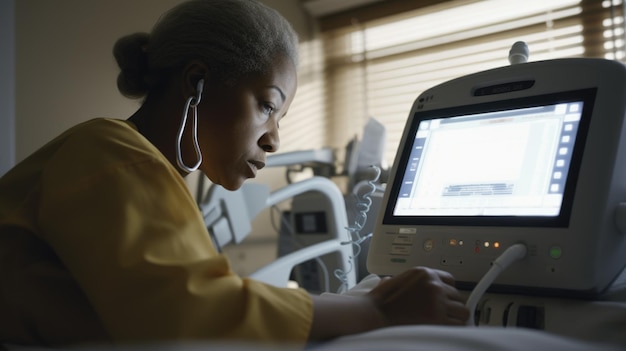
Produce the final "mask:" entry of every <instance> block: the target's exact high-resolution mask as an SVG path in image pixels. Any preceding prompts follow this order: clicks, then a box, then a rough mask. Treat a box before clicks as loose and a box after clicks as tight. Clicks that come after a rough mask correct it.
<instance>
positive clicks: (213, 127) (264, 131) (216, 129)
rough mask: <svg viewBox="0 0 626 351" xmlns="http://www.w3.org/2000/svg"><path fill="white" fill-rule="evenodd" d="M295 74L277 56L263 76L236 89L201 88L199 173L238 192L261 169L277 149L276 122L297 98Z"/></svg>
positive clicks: (246, 80) (286, 61)
mask: <svg viewBox="0 0 626 351" xmlns="http://www.w3.org/2000/svg"><path fill="white" fill-rule="evenodd" d="M296 86H297V73H296V67H295V66H294V64H293V62H292V61H291V60H290V59H289V58H287V57H283V56H280V57H277V58H276V60H275V61H274V64H273V66H272V68H271V70H269V71H268V72H267V73H265V74H262V75H261V74H259V75H254V76H249V77H247V78H244V79H242V80H240V81H239V82H238V83H237V84H236V85H234V86H224V85H220V86H215V85H212V84H206V83H205V89H204V93H203V94H202V100H201V102H200V104H199V105H198V117H199V122H198V139H199V144H200V149H201V151H202V157H203V161H202V164H201V165H200V170H202V172H204V174H206V175H207V177H209V179H210V180H211V181H212V182H213V183H215V184H220V185H222V186H223V187H224V188H226V189H229V190H236V189H238V188H239V187H241V185H242V184H243V182H244V181H245V180H246V179H248V178H254V177H255V176H256V173H257V171H258V170H260V169H261V168H263V167H264V166H265V160H266V157H267V153H268V152H276V151H277V150H278V148H279V146H280V139H279V137H278V123H279V121H280V120H281V118H282V117H283V116H284V115H285V114H286V113H287V110H288V108H289V105H291V101H292V100H293V97H294V95H295V93H296Z"/></svg>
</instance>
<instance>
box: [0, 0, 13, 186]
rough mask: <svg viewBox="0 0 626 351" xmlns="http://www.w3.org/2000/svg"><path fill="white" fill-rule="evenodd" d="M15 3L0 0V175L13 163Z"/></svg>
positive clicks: (11, 0)
mask: <svg viewBox="0 0 626 351" xmlns="http://www.w3.org/2000/svg"><path fill="white" fill-rule="evenodd" d="M14 10H15V3H14V0H2V1H0V77H2V79H0V176H2V175H3V174H4V173H6V172H7V171H8V170H9V169H10V168H11V167H12V166H13V165H14V163H15V20H14V13H15V11H14Z"/></svg>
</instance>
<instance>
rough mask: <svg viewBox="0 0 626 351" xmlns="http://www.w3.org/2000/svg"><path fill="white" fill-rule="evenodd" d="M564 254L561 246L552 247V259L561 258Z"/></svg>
mask: <svg viewBox="0 0 626 351" xmlns="http://www.w3.org/2000/svg"><path fill="white" fill-rule="evenodd" d="M562 254H563V251H561V247H559V246H552V247H551V248H550V257H552V258H560V257H561V255H562Z"/></svg>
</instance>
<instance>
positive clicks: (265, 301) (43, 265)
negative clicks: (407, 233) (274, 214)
mask: <svg viewBox="0 0 626 351" xmlns="http://www.w3.org/2000/svg"><path fill="white" fill-rule="evenodd" d="M114 55H115V57H116V59H117V61H118V64H119V66H120V68H121V72H120V75H119V77H118V87H119V89H120V91H121V92H122V94H124V95H126V96H129V97H133V98H144V102H143V104H142V105H141V107H140V108H139V110H138V111H137V112H136V113H135V114H133V115H132V116H130V118H128V119H126V120H118V119H95V120H91V121H88V122H85V123H83V124H80V125H78V126H76V127H74V128H72V129H70V130H68V131H67V132H65V133H63V134H62V135H60V136H59V137H57V138H56V139H54V140H52V141H51V142H50V143H48V144H47V145H45V146H44V147H42V148H41V149H40V150H38V151H37V152H35V153H34V154H33V155H31V156H30V157H28V158H27V159H26V160H24V161H23V162H21V163H20V164H18V165H17V166H15V167H14V168H13V169H12V170H11V171H9V172H8V173H7V174H6V175H5V176H4V177H2V178H1V179H0V277H1V278H2V288H1V289H0V291H1V295H0V339H1V340H2V341H3V342H10V343H20V344H35V345H46V346H59V345H76V344H84V343H109V342H114V343H129V342H133V343H135V342H155V341H172V340H187V341H189V340H196V341H198V340H238V341H266V342H273V343H287V344H290V345H291V344H300V345H301V344H303V343H305V342H307V341H316V340H325V339H329V338H332V337H336V336H341V335H347V334H353V333H359V332H364V331H368V330H372V329H375V328H380V327H385V326H391V325H401V324H418V323H434V324H450V325H462V324H464V323H465V320H466V319H467V316H468V311H467V309H466V308H465V307H464V306H463V303H462V299H461V296H460V295H459V292H458V291H457V290H456V289H455V288H454V280H453V278H452V277H451V276H450V275H449V274H447V273H445V272H440V271H435V270H429V269H425V268H415V269H412V270H409V271H407V272H405V273H403V274H401V275H399V276H396V277H393V278H386V279H383V280H382V281H381V283H380V284H379V285H378V286H377V287H376V288H374V289H373V290H372V291H370V292H369V293H367V294H365V295H362V296H357V297H355V296H341V295H324V296H322V297H319V296H310V295H309V294H307V293H306V292H305V291H303V290H300V289H281V288H276V287H272V286H268V285H265V284H262V283H260V282H256V281H253V280H250V279H245V278H241V277H238V276H236V275H235V274H234V273H233V272H232V271H231V269H230V268H229V265H228V261H227V259H226V258H225V257H224V256H222V255H220V254H219V253H218V252H216V250H215V249H214V247H213V246H212V244H211V241H210V239H209V236H208V233H207V232H206V228H205V226H204V223H203V220H202V217H201V216H200V214H199V211H198V209H197V207H196V205H195V202H194V200H193V198H192V196H191V195H190V193H189V191H188V189H187V187H186V185H185V183H184V180H183V177H185V176H186V175H187V174H188V173H190V172H192V171H194V170H196V169H200V170H201V171H202V172H203V173H204V174H206V175H207V176H208V177H209V179H210V180H211V181H212V182H213V183H215V184H219V185H221V186H223V187H225V188H227V189H231V190H234V189H237V188H239V187H240V186H241V185H242V183H243V182H244V181H245V180H246V179H248V178H253V177H255V175H256V173H257V171H258V170H260V169H262V168H263V167H264V165H265V159H266V155H267V153H270V152H275V151H276V150H278V148H279V144H280V141H279V136H278V125H279V122H280V119H281V118H283V117H284V116H285V114H286V113H287V110H288V108H289V105H290V104H291V101H292V100H293V97H294V95H295V92H296V85H297V77H296V66H297V37H296V35H295V34H294V32H293V30H292V28H291V27H290V25H289V24H288V22H287V21H286V20H285V19H284V18H282V17H281V16H280V15H279V14H278V13H277V12H276V11H274V10H272V9H269V8H267V7H266V6H264V5H262V4H260V3H258V2H256V1H254V0H191V1H188V2H185V3H182V4H180V5H179V6H177V7H175V8H174V9H172V10H171V11H169V12H168V13H166V14H165V15H164V17H162V18H161V19H160V20H159V22H158V23H157V24H156V26H155V27H154V28H153V30H152V32H151V33H150V34H145V33H138V34H133V35H130V36H127V37H124V38H121V39H120V40H119V41H118V42H117V43H116V45H115V48H114Z"/></svg>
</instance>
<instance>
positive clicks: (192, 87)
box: [182, 60, 209, 99]
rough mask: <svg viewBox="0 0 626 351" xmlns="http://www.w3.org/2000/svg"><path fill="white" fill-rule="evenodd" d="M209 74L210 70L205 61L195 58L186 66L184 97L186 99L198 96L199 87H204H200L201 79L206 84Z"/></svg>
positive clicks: (183, 83)
mask: <svg viewBox="0 0 626 351" xmlns="http://www.w3.org/2000/svg"><path fill="white" fill-rule="evenodd" d="M208 75H209V70H208V68H207V66H206V65H205V64H204V63H203V62H200V61H197V60H195V61H192V62H190V63H189V64H188V65H187V66H185V68H184V69H183V77H182V78H183V82H182V85H183V86H182V91H183V94H184V98H185V99H186V98H188V97H190V96H197V95H198V89H202V88H200V87H199V83H200V81H201V80H203V83H204V85H206V84H207V79H208Z"/></svg>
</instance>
